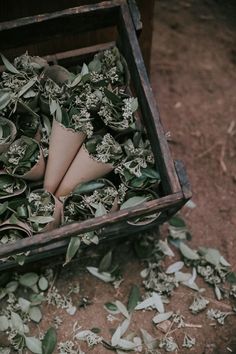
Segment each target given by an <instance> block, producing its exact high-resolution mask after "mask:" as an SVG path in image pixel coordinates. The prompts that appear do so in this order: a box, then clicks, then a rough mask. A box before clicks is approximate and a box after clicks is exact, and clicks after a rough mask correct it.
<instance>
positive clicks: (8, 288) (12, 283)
mask: <svg viewBox="0 0 236 354" xmlns="http://www.w3.org/2000/svg"><path fill="white" fill-rule="evenodd" d="M18 285H19V283H18V281H17V280H12V281H10V282H9V283H7V285H6V287H5V289H6V292H7V293H8V294H9V293H14V292H15V291H16V289H17V288H18Z"/></svg>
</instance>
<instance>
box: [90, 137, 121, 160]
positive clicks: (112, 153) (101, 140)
mask: <svg viewBox="0 0 236 354" xmlns="http://www.w3.org/2000/svg"><path fill="white" fill-rule="evenodd" d="M85 148H86V149H87V151H88V152H89V154H90V155H91V156H92V157H93V158H94V159H95V160H97V161H100V162H103V163H111V164H118V162H119V161H120V160H121V158H122V156H123V152H122V148H121V146H120V144H119V143H118V142H117V141H116V140H115V139H114V138H113V136H112V135H111V134H109V133H107V134H105V135H104V136H103V137H101V136H99V135H98V136H93V137H92V138H91V139H89V140H88V141H87V142H86V143H85Z"/></svg>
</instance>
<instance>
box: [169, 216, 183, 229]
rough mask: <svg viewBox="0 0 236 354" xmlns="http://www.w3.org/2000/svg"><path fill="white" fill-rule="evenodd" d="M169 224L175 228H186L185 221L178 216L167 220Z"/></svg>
mask: <svg viewBox="0 0 236 354" xmlns="http://www.w3.org/2000/svg"><path fill="white" fill-rule="evenodd" d="M169 224H170V225H171V226H175V227H181V228H182V227H184V228H185V227H186V224H185V221H184V220H183V219H182V218H180V217H179V216H173V217H172V218H171V219H170V220H169Z"/></svg>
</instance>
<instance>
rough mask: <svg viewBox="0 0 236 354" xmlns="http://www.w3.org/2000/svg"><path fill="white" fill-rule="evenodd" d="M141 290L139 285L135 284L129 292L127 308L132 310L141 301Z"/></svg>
mask: <svg viewBox="0 0 236 354" xmlns="http://www.w3.org/2000/svg"><path fill="white" fill-rule="evenodd" d="M140 297H141V295H140V291H139V288H138V286H137V285H133V286H132V288H131V291H130V294H129V300H128V305H127V309H128V311H129V312H132V311H133V310H134V309H135V307H136V306H137V304H138V302H139V301H140Z"/></svg>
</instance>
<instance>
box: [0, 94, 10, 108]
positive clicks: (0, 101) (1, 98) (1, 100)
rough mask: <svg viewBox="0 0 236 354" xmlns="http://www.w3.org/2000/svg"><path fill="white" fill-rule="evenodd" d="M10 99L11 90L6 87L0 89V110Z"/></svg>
mask: <svg viewBox="0 0 236 354" xmlns="http://www.w3.org/2000/svg"><path fill="white" fill-rule="evenodd" d="M10 101H11V92H10V91H8V90H6V89H0V111H1V110H2V109H4V108H5V107H6V106H7V105H8V104H9V103H10Z"/></svg>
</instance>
